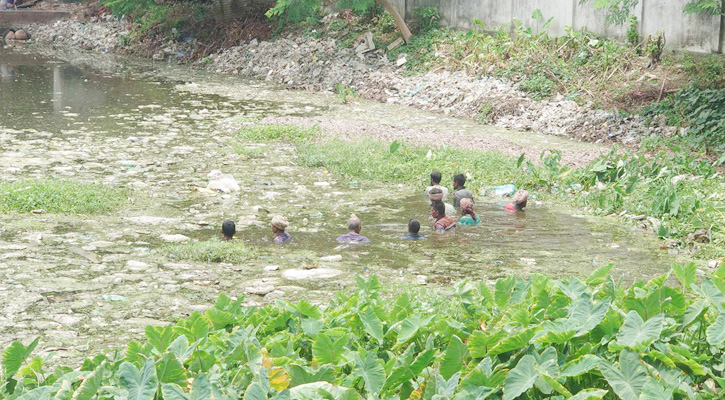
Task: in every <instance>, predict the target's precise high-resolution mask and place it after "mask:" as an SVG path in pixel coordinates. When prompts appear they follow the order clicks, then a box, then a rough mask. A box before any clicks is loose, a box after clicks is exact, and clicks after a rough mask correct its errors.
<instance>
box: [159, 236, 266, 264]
mask: <svg viewBox="0 0 725 400" xmlns="http://www.w3.org/2000/svg"><path fill="white" fill-rule="evenodd" d="M162 252H163V253H164V254H166V255H167V257H169V258H173V259H175V260H190V261H200V262H209V263H220V262H223V263H230V264H237V263H240V262H244V261H246V260H248V259H250V258H251V257H253V256H254V251H253V250H252V249H251V248H249V247H247V246H245V245H244V243H242V242H240V241H234V240H232V241H228V242H223V241H221V240H207V241H204V242H190V243H181V244H172V245H167V246H164V247H163V248H162Z"/></svg>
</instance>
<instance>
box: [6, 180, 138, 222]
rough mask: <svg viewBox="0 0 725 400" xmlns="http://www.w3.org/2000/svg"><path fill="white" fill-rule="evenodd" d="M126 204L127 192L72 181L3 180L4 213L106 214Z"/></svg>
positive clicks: (96, 184)
mask: <svg viewBox="0 0 725 400" xmlns="http://www.w3.org/2000/svg"><path fill="white" fill-rule="evenodd" d="M125 201H126V191H125V190H123V189H118V188H112V187H109V186H105V185H102V184H98V183H86V182H78V181H70V180H55V179H48V180H21V181H16V182H6V181H0V212H2V213H13V212H20V213H26V212H31V211H36V210H42V211H43V212H47V213H53V214H104V213H108V212H110V211H113V210H116V209H118V208H119V207H121V206H122V205H123V204H124V202H125Z"/></svg>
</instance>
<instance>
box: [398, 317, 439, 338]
mask: <svg viewBox="0 0 725 400" xmlns="http://www.w3.org/2000/svg"><path fill="white" fill-rule="evenodd" d="M431 320H433V316H432V315H431V316H428V317H423V316H422V315H420V314H415V315H412V316H410V317H408V318H406V319H405V320H403V323H402V324H401V325H400V332H398V344H401V343H405V342H407V341H408V340H409V339H411V338H412V337H414V336H415V334H416V333H418V330H419V329H420V328H423V327H425V326H426V325H428V324H429V323H430V321H431Z"/></svg>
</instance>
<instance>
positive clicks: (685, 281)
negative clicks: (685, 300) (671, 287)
mask: <svg viewBox="0 0 725 400" xmlns="http://www.w3.org/2000/svg"><path fill="white" fill-rule="evenodd" d="M672 271H674V273H675V276H676V277H677V280H678V281H680V283H681V284H682V287H683V288H685V289H687V288H689V287H690V286H691V285H693V284H695V283H697V266H696V265H695V263H689V264H687V265H685V266H682V265H680V264H673V265H672Z"/></svg>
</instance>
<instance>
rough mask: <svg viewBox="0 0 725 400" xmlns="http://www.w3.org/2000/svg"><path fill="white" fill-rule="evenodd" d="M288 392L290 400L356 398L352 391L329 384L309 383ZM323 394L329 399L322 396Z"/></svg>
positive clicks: (342, 399) (345, 399)
mask: <svg viewBox="0 0 725 400" xmlns="http://www.w3.org/2000/svg"><path fill="white" fill-rule="evenodd" d="M289 391H290V396H291V397H292V400H312V399H332V400H352V399H357V398H358V396H357V394H356V393H355V391H354V390H352V389H350V388H346V387H343V386H337V385H333V384H331V383H329V382H311V383H305V384H304V385H299V386H295V387H293V388H292V389H290V390H289ZM324 393H327V394H329V395H330V397H325V396H323V394H324Z"/></svg>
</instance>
